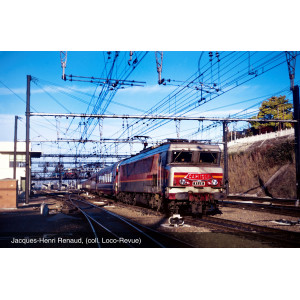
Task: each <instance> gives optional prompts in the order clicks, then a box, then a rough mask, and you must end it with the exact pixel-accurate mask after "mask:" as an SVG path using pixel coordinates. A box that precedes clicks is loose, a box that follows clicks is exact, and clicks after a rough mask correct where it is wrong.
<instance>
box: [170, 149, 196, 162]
mask: <svg viewBox="0 0 300 300" xmlns="http://www.w3.org/2000/svg"><path fill="white" fill-rule="evenodd" d="M192 157H193V152H191V151H182V150H181V151H180V150H178V151H173V152H172V158H171V162H173V163H175V162H180V163H182V162H184V163H190V162H192Z"/></svg>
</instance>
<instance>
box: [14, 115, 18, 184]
mask: <svg viewBox="0 0 300 300" xmlns="http://www.w3.org/2000/svg"><path fill="white" fill-rule="evenodd" d="M17 137H18V116H15V138H14V175H13V179H16V178H17Z"/></svg>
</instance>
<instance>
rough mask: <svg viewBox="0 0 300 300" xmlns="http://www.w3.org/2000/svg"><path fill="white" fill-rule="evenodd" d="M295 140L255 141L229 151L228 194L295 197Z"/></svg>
mask: <svg viewBox="0 0 300 300" xmlns="http://www.w3.org/2000/svg"><path fill="white" fill-rule="evenodd" d="M295 176H296V175H295V154H294V141H293V140H287V139H284V140H282V139H280V140H269V141H267V142H266V143H261V142H259V143H256V144H253V145H252V146H251V148H250V149H249V150H247V151H244V152H236V153H231V154H229V184H230V194H257V195H258V196H273V197H278V198H296V179H295Z"/></svg>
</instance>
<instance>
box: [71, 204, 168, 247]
mask: <svg viewBox="0 0 300 300" xmlns="http://www.w3.org/2000/svg"><path fill="white" fill-rule="evenodd" d="M76 201H80V202H83V203H85V204H89V205H91V206H94V207H96V208H99V209H100V210H104V211H105V212H107V213H108V214H110V215H112V216H114V217H116V218H118V219H120V220H122V221H123V222H124V223H126V224H128V225H129V226H131V227H132V228H134V229H135V230H137V231H138V232H140V233H141V234H143V235H144V236H146V237H147V238H149V239H150V240H151V241H153V242H154V243H155V244H157V245H158V246H159V247H161V248H165V246H164V245H162V244H161V243H160V242H158V241H157V240H155V239H153V238H152V237H151V236H150V235H148V234H147V233H145V232H143V231H142V230H140V229H139V228H137V227H136V226H134V225H133V224H131V223H130V222H128V221H127V220H126V219H125V218H124V217H121V216H119V215H117V214H115V213H113V212H111V211H108V210H106V209H103V208H102V207H99V206H97V205H94V204H92V203H90V202H88V201H84V200H76Z"/></svg>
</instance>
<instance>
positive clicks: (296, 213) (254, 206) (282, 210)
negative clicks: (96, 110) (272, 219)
mask: <svg viewBox="0 0 300 300" xmlns="http://www.w3.org/2000/svg"><path fill="white" fill-rule="evenodd" d="M220 206H223V207H235V208H244V209H247V210H251V211H262V210H263V211H264V212H270V213H272V214H278V215H285V216H291V217H299V218H300V207H298V206H291V205H273V203H272V202H270V203H268V204H265V203H248V202H247V203H245V202H243V201H242V202H240V201H227V200H224V201H221V202H220Z"/></svg>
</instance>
